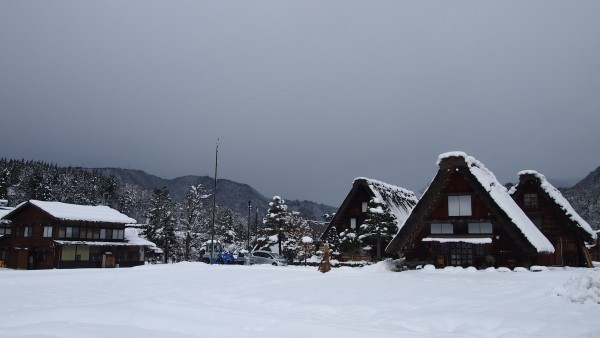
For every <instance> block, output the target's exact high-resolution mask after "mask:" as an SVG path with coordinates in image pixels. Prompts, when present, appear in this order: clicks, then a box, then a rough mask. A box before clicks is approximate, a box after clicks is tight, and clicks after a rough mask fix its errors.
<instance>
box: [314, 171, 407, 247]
mask: <svg viewBox="0 0 600 338" xmlns="http://www.w3.org/2000/svg"><path fill="white" fill-rule="evenodd" d="M361 187H362V188H365V189H367V190H368V191H369V192H370V195H371V197H374V198H377V199H379V200H380V201H381V202H382V203H385V204H387V206H388V207H389V208H390V211H391V212H392V214H393V215H394V216H395V217H396V225H397V226H398V227H400V226H401V225H402V224H403V223H404V221H405V220H406V219H407V218H408V215H410V212H411V210H412V208H413V207H414V206H415V205H416V204H417V201H418V199H417V196H416V195H415V193H413V192H412V191H410V190H407V189H404V188H401V187H398V186H395V185H391V184H388V183H385V182H381V181H378V180H374V179H371V178H366V177H358V178H356V179H354V182H353V183H352V189H351V190H350V192H349V193H348V195H347V196H346V198H345V199H344V202H342V205H341V206H340V208H339V209H338V211H337V213H336V214H335V216H334V217H333V219H332V220H331V222H330V223H329V226H328V227H327V229H325V231H324V232H323V235H321V238H322V239H324V238H325V235H326V234H327V232H328V231H329V229H330V228H331V227H332V226H334V225H335V224H336V223H337V222H338V221H339V219H340V218H341V216H342V215H343V214H344V213H345V212H346V210H347V209H348V206H349V205H350V203H351V202H352V201H353V200H354V198H355V196H356V193H357V191H358V189H359V188H361Z"/></svg>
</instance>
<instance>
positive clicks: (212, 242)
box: [210, 139, 219, 265]
mask: <svg viewBox="0 0 600 338" xmlns="http://www.w3.org/2000/svg"><path fill="white" fill-rule="evenodd" d="M218 164H219V139H217V146H216V148H215V185H214V188H213V212H212V228H211V230H210V264H211V265H212V263H213V257H214V251H215V216H216V213H217V166H218Z"/></svg>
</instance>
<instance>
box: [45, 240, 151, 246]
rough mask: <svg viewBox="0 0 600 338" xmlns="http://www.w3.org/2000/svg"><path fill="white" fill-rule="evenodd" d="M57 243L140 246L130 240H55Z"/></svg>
mask: <svg viewBox="0 0 600 338" xmlns="http://www.w3.org/2000/svg"><path fill="white" fill-rule="evenodd" d="M54 242H55V243H58V244H60V245H89V246H139V245H138V244H135V243H128V242H99V241H63V240H54Z"/></svg>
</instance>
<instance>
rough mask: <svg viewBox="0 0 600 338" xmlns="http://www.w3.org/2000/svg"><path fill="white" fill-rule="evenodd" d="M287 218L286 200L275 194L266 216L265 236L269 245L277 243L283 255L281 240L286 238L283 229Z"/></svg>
mask: <svg viewBox="0 0 600 338" xmlns="http://www.w3.org/2000/svg"><path fill="white" fill-rule="evenodd" d="M286 218H287V205H285V201H284V200H283V199H282V198H281V197H279V196H274V197H273V200H272V201H271V202H269V209H268V210H267V215H266V217H265V221H264V224H265V228H264V231H265V236H266V239H267V243H268V245H269V246H270V245H272V244H275V243H277V246H278V249H279V252H278V253H279V254H280V255H281V253H282V251H281V242H282V241H283V240H285V237H284V233H283V230H284V228H285V225H286Z"/></svg>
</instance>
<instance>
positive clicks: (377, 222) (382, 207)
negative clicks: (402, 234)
mask: <svg viewBox="0 0 600 338" xmlns="http://www.w3.org/2000/svg"><path fill="white" fill-rule="evenodd" d="M360 229H361V232H362V233H363V234H362V236H361V238H362V242H363V243H365V244H367V245H370V246H371V247H372V246H373V245H374V246H375V248H376V257H377V260H381V257H382V252H383V248H385V246H387V244H388V243H389V242H390V241H391V240H392V238H393V237H394V235H395V234H396V232H398V227H397V226H396V216H394V214H392V212H391V211H390V207H389V206H388V205H387V204H386V203H383V202H382V201H381V200H380V199H378V198H372V199H371V200H370V201H369V204H368V205H367V216H366V219H365V222H364V223H363V224H362V225H361V226H360Z"/></svg>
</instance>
